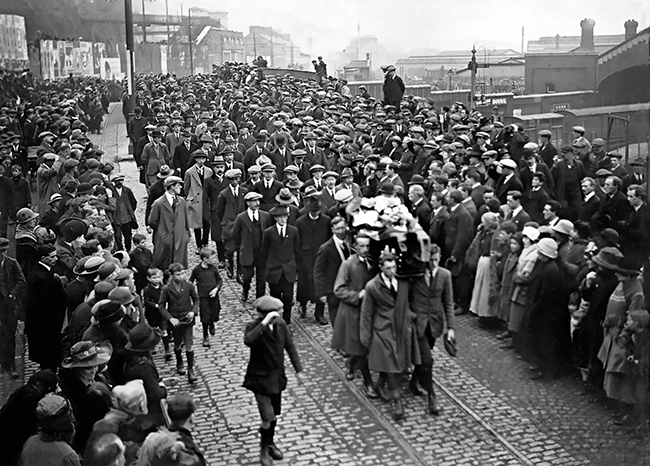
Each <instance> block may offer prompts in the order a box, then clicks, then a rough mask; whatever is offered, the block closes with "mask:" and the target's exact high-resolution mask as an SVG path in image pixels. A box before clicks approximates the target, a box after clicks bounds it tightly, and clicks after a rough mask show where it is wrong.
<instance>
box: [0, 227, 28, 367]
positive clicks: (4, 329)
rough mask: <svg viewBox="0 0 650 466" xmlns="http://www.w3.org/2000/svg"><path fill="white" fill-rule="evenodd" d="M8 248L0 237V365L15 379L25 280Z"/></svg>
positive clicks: (5, 240)
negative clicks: (9, 254) (17, 338)
mask: <svg viewBox="0 0 650 466" xmlns="http://www.w3.org/2000/svg"><path fill="white" fill-rule="evenodd" d="M8 250H9V240H8V239H7V238H0V365H2V369H3V370H5V371H7V372H11V376H12V378H14V379H15V378H17V377H18V372H16V367H15V356H16V328H17V324H18V315H19V314H20V313H21V312H22V309H21V307H22V306H21V302H22V300H23V299H24V292H25V289H26V287H27V282H26V281H25V276H24V275H23V271H22V270H21V269H20V265H18V261H16V259H14V258H12V257H9V256H7V252H8Z"/></svg>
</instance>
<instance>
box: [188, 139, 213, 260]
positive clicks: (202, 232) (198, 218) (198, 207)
mask: <svg viewBox="0 0 650 466" xmlns="http://www.w3.org/2000/svg"><path fill="white" fill-rule="evenodd" d="M193 157H194V162H195V163H194V165H192V166H191V167H189V168H188V169H187V171H186V172H185V184H184V188H185V195H186V200H187V221H188V222H189V227H190V228H191V229H193V230H194V237H195V239H196V248H197V250H201V248H203V247H204V246H207V245H208V242H209V240H210V236H209V235H210V215H209V214H208V209H207V206H206V205H204V202H203V186H204V184H205V180H206V179H207V178H210V177H212V169H211V168H210V167H207V166H206V165H205V162H206V160H207V156H206V154H205V153H204V152H202V151H196V152H194V154H193Z"/></svg>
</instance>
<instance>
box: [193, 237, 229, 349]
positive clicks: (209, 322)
mask: <svg viewBox="0 0 650 466" xmlns="http://www.w3.org/2000/svg"><path fill="white" fill-rule="evenodd" d="M216 254H217V251H216V250H215V249H212V248H203V249H201V251H200V252H199V257H200V258H201V263H200V264H199V265H197V266H196V267H194V269H193V270H192V273H191V275H190V282H194V281H196V286H197V289H198V293H199V314H200V317H201V325H202V326H203V346H205V347H206V348H209V347H210V339H209V338H208V332H210V335H214V334H215V328H214V324H215V322H219V313H220V311H221V302H220V301H219V291H220V290H221V286H222V285H223V280H222V278H221V274H219V268H218V267H217V265H216V264H215V262H216V261H217V260H218V259H217V257H216Z"/></svg>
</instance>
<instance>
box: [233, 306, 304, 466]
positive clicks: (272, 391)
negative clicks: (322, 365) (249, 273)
mask: <svg viewBox="0 0 650 466" xmlns="http://www.w3.org/2000/svg"><path fill="white" fill-rule="evenodd" d="M253 306H255V309H256V310H257V313H258V314H257V318H256V319H255V320H253V321H252V322H249V323H248V325H246V331H245V334H244V344H245V345H246V346H248V347H249V348H250V349H251V351H250V359H249V360H248V367H247V369H246V376H245V378H244V384H243V386H244V387H245V388H247V389H248V390H250V391H251V392H253V393H254V394H255V401H256V402H257V408H258V410H259V413H260V418H261V421H262V423H261V426H260V437H261V450H260V460H261V464H262V466H271V465H272V464H273V460H281V459H282V458H283V455H282V452H281V451H280V449H279V448H278V447H277V446H276V445H275V442H274V436H275V428H276V425H277V416H279V415H280V414H281V413H282V391H283V390H284V389H285V388H286V387H287V375H286V373H285V369H284V351H285V350H286V351H287V354H288V355H289V359H290V360H291V364H292V365H293V368H294V370H295V371H296V378H297V379H298V382H300V383H303V381H304V373H303V367H302V363H301V362H300V356H299V355H298V351H297V350H296V346H295V344H294V343H293V338H292V337H291V331H290V330H289V327H288V326H287V323H286V322H285V321H284V320H283V319H282V317H281V316H280V314H279V311H280V310H281V309H282V308H283V303H282V301H280V300H279V299H277V298H273V297H271V296H262V297H260V298H257V299H256V300H255V302H254V303H253Z"/></svg>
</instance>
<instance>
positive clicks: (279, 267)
mask: <svg viewBox="0 0 650 466" xmlns="http://www.w3.org/2000/svg"><path fill="white" fill-rule="evenodd" d="M274 171H275V170H274ZM269 214H270V215H271V217H273V218H274V219H275V225H273V226H270V227H268V228H267V229H266V230H264V236H263V238H262V258H263V259H262V261H263V262H264V264H265V266H266V268H265V271H264V273H265V277H266V282H267V283H268V284H269V292H270V293H271V296H273V297H274V298H278V299H279V300H281V301H282V304H283V308H284V312H283V315H282V317H283V319H284V320H285V322H287V324H290V323H291V306H292V305H293V287H294V283H295V282H296V279H297V278H298V263H299V261H300V259H301V255H300V251H301V250H300V236H299V234H298V229H297V228H296V227H292V226H291V225H287V220H288V219H289V209H288V208H287V207H286V206H279V205H276V206H274V207H273V208H272V209H271V211H270V212H269Z"/></svg>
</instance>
